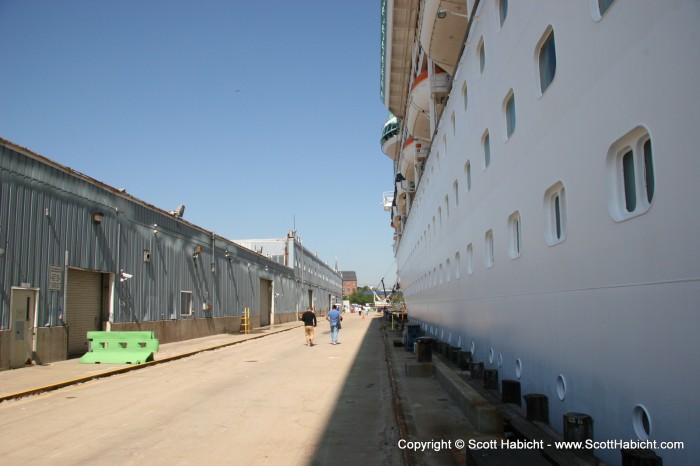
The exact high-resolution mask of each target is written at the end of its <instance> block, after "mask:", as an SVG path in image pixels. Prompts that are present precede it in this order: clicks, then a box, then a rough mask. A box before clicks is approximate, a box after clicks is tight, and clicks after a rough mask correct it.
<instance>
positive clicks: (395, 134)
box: [381, 116, 401, 160]
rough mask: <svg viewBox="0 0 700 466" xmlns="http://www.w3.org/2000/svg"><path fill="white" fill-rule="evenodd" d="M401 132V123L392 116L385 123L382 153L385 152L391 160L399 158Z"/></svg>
mask: <svg viewBox="0 0 700 466" xmlns="http://www.w3.org/2000/svg"><path fill="white" fill-rule="evenodd" d="M400 132H401V121H400V120H399V119H398V118H397V117H395V116H392V117H391V118H389V120H387V122H386V123H384V128H382V138H381V145H382V152H384V153H385V154H386V155H387V156H389V158H390V159H391V160H396V159H398V158H399V133H400Z"/></svg>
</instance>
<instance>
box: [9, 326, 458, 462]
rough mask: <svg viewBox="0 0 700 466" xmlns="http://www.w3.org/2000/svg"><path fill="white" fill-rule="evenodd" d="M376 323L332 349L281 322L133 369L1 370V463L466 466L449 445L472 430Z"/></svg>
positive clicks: (167, 347)
mask: <svg viewBox="0 0 700 466" xmlns="http://www.w3.org/2000/svg"><path fill="white" fill-rule="evenodd" d="M384 324H385V323H384V322H383V321H382V319H381V317H380V316H379V315H374V316H371V317H368V318H366V319H361V318H360V317H359V316H358V315H357V314H345V315H344V320H343V328H342V330H341V331H340V336H339V341H340V344H338V345H331V344H330V330H329V325H328V323H327V322H326V321H325V320H323V318H319V322H318V327H316V332H315V334H316V335H315V343H316V345H315V346H312V347H309V346H306V345H305V337H304V330H303V326H302V325H301V323H297V322H292V323H288V324H283V325H275V326H274V327H270V328H263V329H258V330H256V331H255V332H254V333H252V334H249V335H240V334H237V335H218V336H214V337H208V338H202V339H198V340H188V341H182V342H177V343H170V344H164V345H162V346H161V349H160V350H159V352H158V353H157V354H156V361H155V362H154V363H147V364H142V365H137V366H130V365H119V364H117V365H114V364H110V365H106V364H80V363H79V362H78V360H77V359H73V360H68V361H61V362H56V363H52V364H50V365H47V366H36V367H27V368H24V369H16V370H12V371H3V372H0V400H2V402H0V429H1V430H2V432H3V435H2V436H0V457H1V458H2V462H3V464H7V465H19V464H51V465H56V464H87V463H89V464H108V463H109V464H133V463H136V462H148V463H149V464H202V463H217V464H270V465H273V464H274V465H281V464H284V465H287V464H289V465H324V464H336V465H342V464H363V465H368V464H373V465H374V464H392V465H393V464H464V462H465V459H463V458H465V455H464V450H463V449H458V448H455V446H454V442H455V440H456V439H457V438H462V437H463V436H465V435H469V433H470V431H471V428H470V427H469V422H468V421H467V420H466V418H465V416H464V415H463V414H462V413H461V411H460V410H459V409H458V408H457V407H456V405H455V404H454V403H453V402H452V401H451V400H449V399H448V397H447V395H446V394H445V392H444V391H443V390H442V389H441V387H440V386H439V384H438V383H437V381H436V379H435V378H434V377H430V378H422V377H421V378H414V377H410V378H409V377H406V375H405V371H404V364H405V361H404V359H406V358H411V356H412V353H407V352H405V351H404V350H403V348H392V347H391V346H390V345H387V344H386V342H387V338H389V340H388V341H389V342H391V338H395V337H396V335H398V333H396V332H392V331H391V330H388V329H387V330H385V329H384ZM121 371H126V372H121ZM392 386H393V387H394V390H395V391H396V392H398V393H400V396H401V400H399V403H398V406H399V407H400V410H401V412H400V414H399V416H398V417H397V413H396V411H395V403H394V402H395V401H397V400H396V399H395V397H394V394H393V393H392ZM397 419H398V420H397ZM439 441H444V442H450V444H451V447H447V443H442V444H440V443H437V442H439ZM417 442H423V444H421V445H420V446H417V445H418V443H417ZM429 442H433V443H430V444H429ZM416 450H418V451H416Z"/></svg>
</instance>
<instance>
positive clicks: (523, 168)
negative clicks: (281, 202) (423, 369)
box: [380, 0, 700, 465]
mask: <svg viewBox="0 0 700 466" xmlns="http://www.w3.org/2000/svg"><path fill="white" fill-rule="evenodd" d="M699 31H700V2H698V1H697V0H664V1H657V0H578V1H575V2H564V1H560V0H518V1H510V2H509V1H507V0H482V1H474V0H469V1H447V0H442V1H441V0H382V2H381V37H382V40H381V77H380V82H381V92H380V94H381V99H382V100H383V102H384V103H385V105H386V107H387V109H388V111H389V112H390V116H391V118H390V119H389V120H388V121H387V122H386V124H385V125H384V128H383V130H382V135H381V147H382V151H383V152H384V153H385V154H386V156H388V157H390V158H391V159H392V160H393V161H394V165H393V166H394V172H393V173H392V174H391V176H392V177H393V180H394V182H395V187H394V190H393V192H387V193H384V206H385V209H386V210H388V211H390V212H391V214H390V215H391V228H392V230H393V235H394V254H395V257H396V262H397V271H398V277H399V280H400V285H401V288H402V290H403V293H404V297H405V302H406V309H407V312H408V316H409V319H410V320H411V321H412V322H415V323H419V324H420V325H421V328H422V329H423V331H424V332H425V334H427V335H430V336H433V337H434V338H436V339H439V340H441V341H444V342H447V343H449V344H451V345H454V346H459V347H460V348H461V349H463V350H465V351H471V353H472V358H473V360H474V361H475V362H476V361H479V362H483V363H484V366H485V368H487V369H496V370H498V375H499V378H500V380H503V379H508V380H514V381H518V382H519V383H520V386H521V391H522V394H528V393H538V394H544V395H546V396H547V399H548V403H549V418H550V419H551V427H552V429H554V430H555V431H558V432H559V433H560V434H562V435H563V434H564V433H565V430H566V429H565V425H564V422H563V421H564V420H565V419H567V417H566V416H567V414H571V413H581V414H585V415H586V416H588V417H589V418H590V424H591V429H590V432H591V437H592V440H593V441H595V442H601V443H596V444H595V446H596V448H595V449H594V453H595V455H596V456H597V457H598V458H601V459H602V460H603V461H605V462H606V463H608V464H612V465H615V464H621V461H622V460H621V452H620V449H621V445H622V446H624V445H625V444H621V443H619V442H629V443H627V445H643V446H645V447H647V448H650V449H651V450H653V451H654V452H655V453H656V455H658V457H660V458H661V459H662V460H663V462H664V463H665V464H688V465H689V464H697V458H699V457H700V441H698V438H699V437H700V409H699V406H700V404H699V402H698V398H697V395H696V393H697V392H696V390H697V388H698V385H699V383H700V338H699V337H698V332H699V331H700V241H699V240H698V238H700V236H698V231H700V207H699V206H700V193H699V191H698V182H697V180H696V179H695V178H696V177H697V176H698V175H700V157H699V156H698V155H697V154H696V153H695V149H693V147H695V143H696V141H697V139H696V137H695V131H697V128H696V125H697V124H698V123H700V89H699V88H700V84H698V83H699V82H700V80H699V78H700V32H699ZM387 177H389V174H387ZM392 230H389V231H392ZM616 442H617V443H616ZM633 442H636V443H633ZM655 464H656V463H655Z"/></svg>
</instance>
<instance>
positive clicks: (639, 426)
mask: <svg viewBox="0 0 700 466" xmlns="http://www.w3.org/2000/svg"><path fill="white" fill-rule="evenodd" d="M632 427H634V433H635V434H637V437H638V438H639V440H649V434H651V417H650V416H649V412H648V411H647V409H646V408H645V407H644V406H642V405H637V406H635V407H634V410H633V411H632Z"/></svg>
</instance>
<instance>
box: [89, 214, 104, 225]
mask: <svg viewBox="0 0 700 466" xmlns="http://www.w3.org/2000/svg"><path fill="white" fill-rule="evenodd" d="M104 219H105V214H103V213H102V212H93V213H92V223H94V224H96V225H99V224H100V223H102V220H104Z"/></svg>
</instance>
